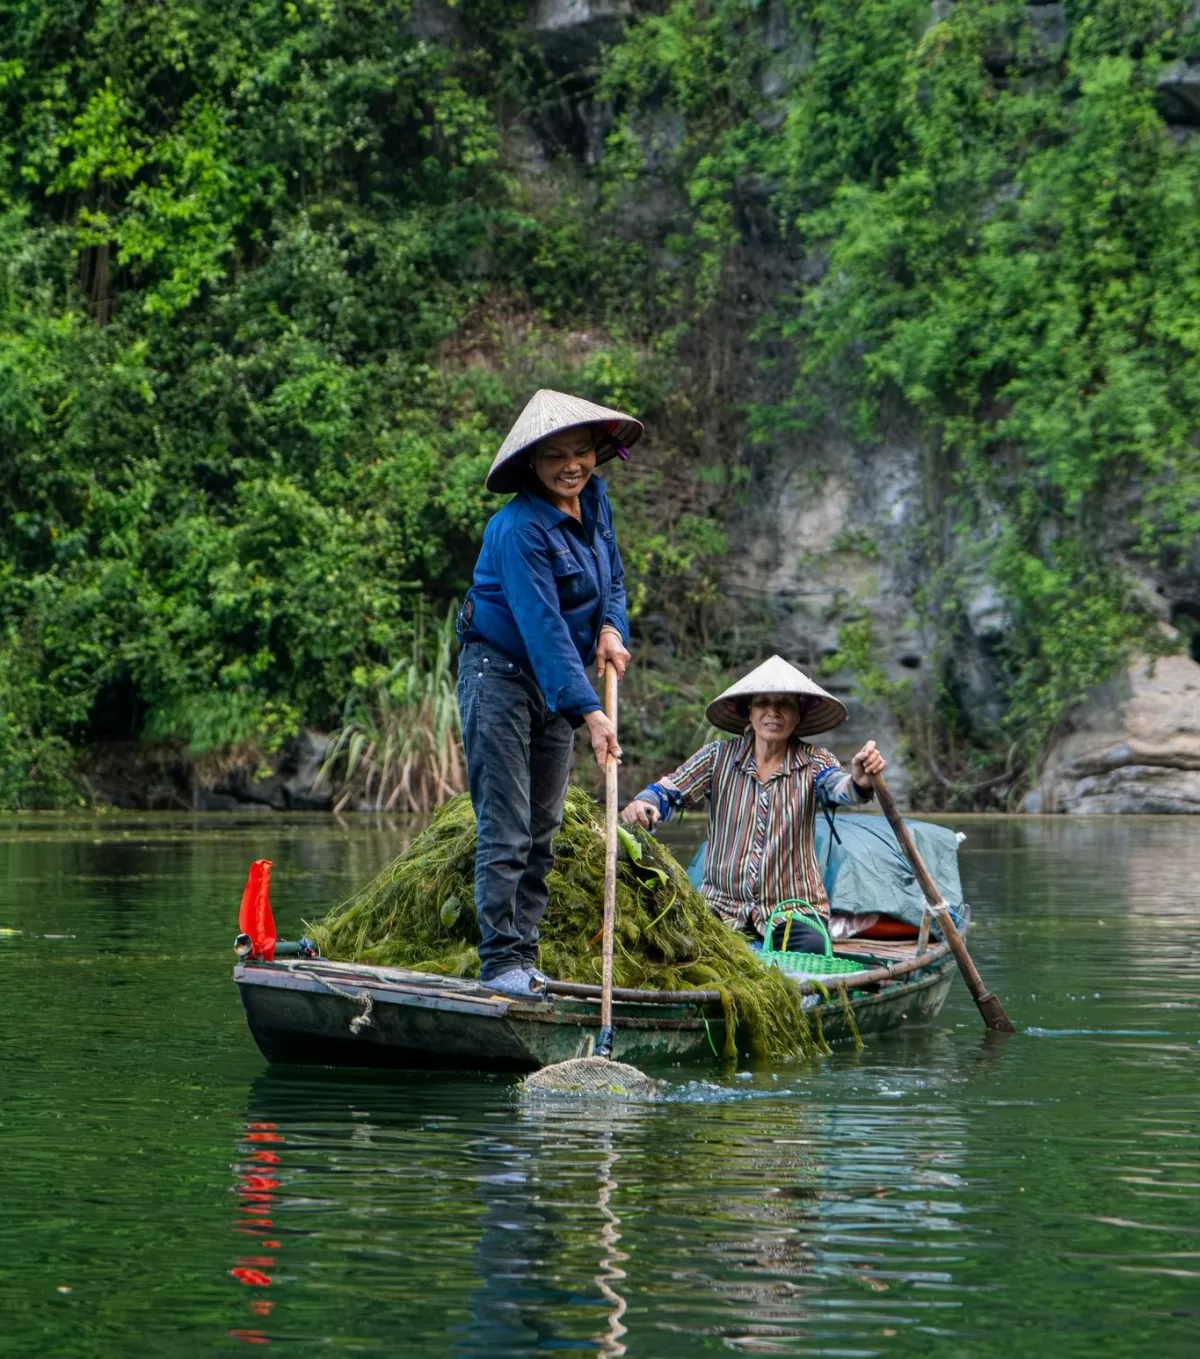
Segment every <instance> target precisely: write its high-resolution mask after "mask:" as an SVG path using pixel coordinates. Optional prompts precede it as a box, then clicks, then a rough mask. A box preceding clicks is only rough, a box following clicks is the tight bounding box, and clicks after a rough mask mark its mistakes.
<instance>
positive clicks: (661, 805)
mask: <svg viewBox="0 0 1200 1359" xmlns="http://www.w3.org/2000/svg"><path fill="white" fill-rule="evenodd" d="M634 801H635V802H649V803H651V804H652V805H653V806H655V807H657V808H658V814H659V816H660V817H661V818H662V819H663V820H664V821H670V819H671V816H672V813H674V812H677V811H679V810H680V809H681V808H682V807H683V794H682V793H681V792H680V791H679V790H678V789H677V788H664V787H663V786H662V784H661V783H652V784H650V786H649V787H647V788H643V789H642V791H641V792H640V793H639V794H638V795H637V797H635V798H634Z"/></svg>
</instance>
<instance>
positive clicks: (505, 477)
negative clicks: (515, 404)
mask: <svg viewBox="0 0 1200 1359" xmlns="http://www.w3.org/2000/svg"><path fill="white" fill-rule="evenodd" d="M580 425H599V426H601V427H602V428H603V430H604V433H605V434H606V435H607V436H608V437H607V438H606V439H605V440H604V441H603V446H602V447H599V448H597V449H596V466H597V467H599V466H600V464H601V463H605V462H609V461H610V460H611V459H613V458H615V457H616V456H617V454H618V452H619V451H620V450H621V449H622V448H628V447H629V446H630V445H631V444H636V443H637V441H638V440H639V439H640V438H641V437H642V422H641V421H640V420H635V419H634V418H633V416H632V415H626V414H625V412H624V411H614V410H610V409H609V408H608V407H607V406H597V405H596V404H595V402H593V401H585V400H584V399H583V397H581V396H568V395H567V393H566V392H555V391H551V390H550V388H548V387H543V388H542V390H541V391H540V392H534V394H533V395H532V396H531V397H530V398H529V404H528V405H527V406H526V407H525V409H524V410H523V411H522V412H521V414H520V415H519V416H517V423H516V424H515V425H514V426H513V427H512V429H510V430H509V431H508V437H507V438H506V439H505V440H504V442H503V443H502V444H501V445H500V452H499V453H497V454H496V460H495V462H493V463H492V469H491V471H490V472H489V473H488V474H487V481H486V482H485V483H484V485H486V486H487V488H488V490H489V491H500V492H505V491H517V490H520V488H521V482H522V481H523V480H524V478H525V454H526V453H528V452H529V450H530V449H531V448H532V447H533V446H534V444H537V443H541V441H542V440H543V439H548V438H549V437H550V435H551V434H561V433H562V431H563V430H565V429H577V428H578V427H579V426H580Z"/></svg>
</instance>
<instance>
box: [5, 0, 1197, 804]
mask: <svg viewBox="0 0 1200 1359" xmlns="http://www.w3.org/2000/svg"><path fill="white" fill-rule="evenodd" d="M525 8H526V7H525V6H524V5H523V4H517V3H516V0H464V2H463V3H461V4H460V5H459V6H457V7H455V8H454V9H452V10H447V11H446V12H445V13H446V14H448V15H450V16H451V19H452V22H449V24H448V27H447V29H446V33H445V34H444V35H443V36H441V37H439V39H438V40H437V41H433V40H430V39H428V38H423V37H421V36H419V35H418V32H417V30H416V27H415V26H414V24H413V23H412V21H411V16H410V11H409V6H408V4H407V3H401V4H397V5H382V4H377V3H373V2H372V0H310V2H307V3H276V2H275V0H253V3H249V4H234V3H230V0H213V3H210V4H207V5H204V6H199V7H196V6H191V5H188V4H185V3H183V0H161V3H155V4H148V3H138V4H133V5H130V4H128V3H123V4H116V3H114V0H0V248H2V256H0V442H2V444H3V453H4V456H3V459H2V460H0V771H2V772H0V805H36V804H38V803H45V802H55V801H61V800H63V799H64V798H67V797H69V796H71V795H72V789H73V780H74V772H73V769H74V766H73V754H72V752H73V751H75V750H78V749H79V748H80V747H81V746H82V745H85V744H87V743H89V742H97V741H104V740H107V739H113V738H128V737H131V736H139V735H144V736H147V737H151V738H172V739H178V740H181V741H184V742H187V743H188V744H189V745H190V746H191V747H192V748H193V749H196V750H203V749H212V748H214V747H220V746H225V745H229V744H234V743H241V742H249V743H252V744H253V745H257V746H258V747H259V748H260V749H262V750H264V751H269V750H270V749H272V748H273V747H274V746H277V745H278V743H279V742H280V741H282V740H283V739H284V738H286V737H287V736H288V735H289V734H290V733H292V732H294V731H295V730H297V728H298V727H299V726H300V725H301V724H302V723H303V722H317V723H334V722H336V721H337V720H338V716H339V714H340V713H341V712H342V710H343V704H344V702H345V701H346V698H347V696H348V695H352V694H354V693H359V694H363V693H367V692H370V691H371V689H372V687H373V686H376V685H378V684H379V682H380V680H381V677H383V676H385V675H386V674H387V673H388V672H389V670H390V669H391V668H392V666H393V665H394V664H395V663H396V662H397V661H398V660H400V659H401V658H403V657H406V656H409V655H411V653H412V647H413V643H414V637H415V630H416V624H415V620H416V618H417V617H418V615H419V614H420V613H421V609H420V608H419V607H418V602H419V601H422V600H423V601H426V602H427V603H428V606H429V610H432V611H433V615H438V616H440V615H441V614H442V612H443V610H444V609H445V607H446V606H447V605H448V603H449V602H450V601H451V600H452V599H453V598H454V597H455V596H456V595H457V594H458V593H460V592H461V590H462V588H463V586H464V585H465V583H466V581H467V579H468V575H469V570H470V565H471V562H472V560H473V555H474V550H475V546H476V544H477V541H478V536H479V533H480V531H481V528H482V525H483V523H484V521H485V519H486V516H487V514H488V513H489V511H490V508H491V503H490V499H489V498H488V497H486V496H485V495H484V494H483V493H482V491H481V481H482V472H483V469H484V468H485V466H486V464H487V462H488V459H489V458H490V456H491V453H492V451H493V450H494V448H495V445H496V442H497V440H498V438H499V437H500V436H501V434H502V432H503V428H504V426H505V424H506V422H507V420H508V419H509V418H510V417H511V413H512V410H513V408H514V405H515V404H517V402H518V401H519V399H520V398H522V397H524V396H525V395H526V394H527V393H528V391H529V390H530V388H531V387H533V386H535V385H538V384H539V383H552V384H556V385H571V386H573V387H574V388H576V389H577V390H580V391H583V392H585V393H587V394H590V395H593V396H596V397H598V398H600V399H604V400H611V401H615V402H624V403H628V404H631V405H633V406H635V407H636V408H637V409H639V410H640V411H642V412H643V413H648V414H651V415H652V416H653V418H654V429H655V432H656V439H655V442H654V443H653V444H652V445H651V447H652V449H653V453H654V456H653V458H652V459H648V460H647V464H646V465H644V466H642V467H638V466H635V465H634V464H631V465H630V468H629V469H625V471H623V472H621V473H619V474H618V478H614V480H615V481H617V480H618V479H619V480H620V484H619V485H618V486H617V491H618V496H619V498H620V501H621V504H620V511H621V514H622V522H623V528H622V539H623V546H624V548H625V553H626V557H627V564H628V566H629V568H630V577H631V585H632V588H633V596H634V601H635V604H636V607H637V609H638V611H639V612H640V614H641V617H642V628H643V643H644V652H645V654H649V653H650V651H651V645H650V644H651V643H653V644H654V650H655V651H656V653H661V654H662V655H676V656H677V655H678V654H679V653H680V650H681V648H684V649H686V647H687V646H689V645H690V646H691V647H692V648H693V649H694V650H695V649H700V650H702V651H704V652H706V653H709V655H710V657H712V659H709V660H708V661H706V665H707V666H708V667H709V669H708V670H702V669H697V668H696V667H692V674H693V681H692V682H693V686H696V685H700V684H702V682H703V680H704V678H705V676H707V675H708V674H710V673H712V672H713V670H714V669H715V668H718V667H719V666H720V664H721V662H722V659H726V660H728V659H740V657H738V656H737V654H736V653H738V652H739V650H741V649H743V648H744V644H743V643H742V642H740V641H739V640H738V632H737V629H738V628H744V627H746V626H750V627H751V628H752V627H753V620H750V623H749V624H747V620H746V611H745V610H744V609H740V610H730V609H729V608H728V607H727V605H725V604H723V601H722V592H721V590H720V588H719V584H718V582H719V579H720V569H719V568H720V560H721V556H722V554H723V552H724V550H725V532H724V527H723V523H724V514H725V511H726V510H727V509H728V508H729V507H730V506H731V505H732V504H733V503H735V500H736V497H737V496H738V495H739V494H741V493H742V492H741V488H742V487H744V485H745V468H744V467H741V466H739V465H738V449H739V446H740V442H741V438H742V435H743V434H744V433H745V431H746V430H747V428H748V429H749V430H750V431H751V433H752V434H754V435H756V436H757V437H758V438H759V439H760V440H762V441H763V442H764V444H767V443H772V442H774V443H775V444H777V445H778V444H780V443H786V441H787V440H788V439H790V438H791V437H792V436H793V435H795V434H796V433H797V432H803V431H808V430H811V429H813V428H814V426H816V425H818V424H820V423H821V422H828V421H842V422H844V423H847V424H849V425H851V426H852V427H853V428H854V429H855V430H856V431H857V433H858V434H859V435H860V436H861V437H863V438H869V437H872V432H873V431H874V430H876V429H878V427H879V413H880V411H881V410H885V409H887V407H888V405H889V403H895V402H896V401H897V400H902V401H903V402H904V403H905V404H906V405H907V406H908V407H909V408H915V409H916V410H917V411H919V412H920V413H921V415H922V417H923V418H924V421H925V423H926V427H927V429H928V430H929V439H928V443H929V459H930V477H929V482H930V486H931V505H930V514H929V516H928V523H929V525H932V526H936V528H930V529H929V531H928V532H927V534H926V535H925V538H924V540H923V541H922V542H921V543H920V544H919V545H918V547H919V550H920V551H921V552H923V553H924V554H925V561H926V577H927V580H928V582H929V585H928V588H927V591H926V596H927V597H926V600H925V607H926V612H927V614H928V616H929V618H930V619H931V620H933V622H934V623H935V624H936V630H937V633H938V635H939V637H940V638H941V639H942V640H941V643H940V648H941V653H942V654H941V664H940V672H939V673H940V674H941V677H942V684H941V688H940V690H939V693H938V695H936V701H937V702H938V703H939V705H940V718H941V721H940V727H941V728H942V729H944V730H947V731H954V730H955V729H956V728H964V727H965V719H964V718H963V716H962V714H961V712H960V711H959V710H958V707H957V706H956V703H955V686H954V665H953V657H954V654H955V649H956V646H957V641H958V639H959V638H960V637H961V635H962V633H963V628H964V622H963V616H962V608H961V599H962V596H963V592H964V582H966V581H975V582H977V581H978V580H980V579H987V580H990V581H991V583H992V584H993V585H994V587H995V588H996V589H997V590H998V591H999V593H1000V595H1001V597H1002V598H1003V600H1004V601H1005V603H1006V607H1007V610H1008V613H1009V618H1010V625H1009V627H1008V628H1007V631H1006V633H1005V639H1004V642H1003V645H1002V648H1001V651H1000V654H999V655H998V656H997V658H996V659H997V663H998V664H999V665H1000V666H1001V668H1002V669H1003V672H1004V674H1005V675H1006V676H1007V683H1008V715H1007V718H1006V719H1005V721H1004V723H1003V724H1001V725H1000V726H997V727H995V728H994V729H993V728H987V729H982V728H980V729H976V730H965V729H964V730H962V731H961V732H960V736H961V738H962V740H964V741H965V742H966V744H967V746H968V747H969V748H970V749H972V750H973V751H975V752H976V754H975V755H974V756H973V757H972V758H973V759H974V761H975V763H976V764H977V765H980V766H987V763H988V761H989V760H991V759H992V758H993V754H994V752H996V751H999V750H1005V751H1009V752H1010V754H1009V756H1008V758H1009V759H1010V761H1011V759H1012V756H1011V750H1012V748H1013V747H1014V746H1015V747H1017V748H1019V751H1020V754H1019V763H1021V764H1023V765H1024V766H1028V765H1029V764H1030V763H1031V762H1032V761H1033V760H1035V759H1036V755H1037V751H1038V749H1039V748H1040V746H1041V744H1042V742H1043V741H1044V740H1045V737H1046V734H1047V732H1048V731H1049V730H1050V729H1051V728H1052V727H1053V725H1054V723H1055V722H1056V721H1057V720H1058V718H1059V716H1060V715H1061V713H1062V711H1063V710H1064V708H1065V706H1066V705H1068V704H1069V703H1070V702H1071V701H1073V700H1074V699H1075V698H1076V697H1078V695H1079V694H1080V693H1081V692H1082V691H1083V690H1084V689H1085V688H1086V687H1087V685H1088V684H1089V683H1090V682H1092V681H1093V680H1094V679H1095V678H1097V677H1099V676H1101V675H1103V674H1104V673H1106V672H1107V671H1109V670H1110V669H1111V668H1112V667H1113V666H1114V665H1116V664H1117V663H1118V662H1119V660H1120V658H1121V657H1122V656H1123V655H1124V654H1126V652H1127V650H1128V648H1130V647H1131V646H1133V645H1135V644H1138V643H1139V642H1144V641H1145V639H1146V637H1147V635H1148V633H1147V628H1148V616H1147V615H1146V614H1145V613H1144V612H1143V611H1141V610H1140V609H1139V608H1138V607H1136V599H1135V596H1134V595H1132V594H1131V590H1130V574H1129V568H1130V566H1131V565H1133V566H1136V564H1137V562H1138V561H1145V560H1153V559H1154V558H1155V557H1157V556H1158V555H1160V554H1162V553H1163V552H1167V551H1175V552H1186V551H1188V550H1189V547H1190V544H1191V542H1192V540H1193V537H1194V535H1195V533H1196V531H1197V528H1198V527H1200V519H1198V509H1197V505H1198V501H1200V496H1198V495H1197V475H1198V474H1197V463H1196V460H1197V451H1196V450H1197V445H1196V438H1195V431H1196V430H1197V428H1198V427H1200V419H1198V417H1200V368H1198V360H1197V346H1198V345H1200V329H1198V328H1197V323H1196V316H1197V314H1198V313H1197V303H1198V302H1200V249H1198V248H1197V247H1198V246H1200V226H1198V225H1197V223H1198V222H1200V214H1198V212H1197V208H1198V206H1200V204H1198V198H1200V152H1198V151H1197V148H1196V146H1195V145H1194V144H1193V143H1192V142H1184V141H1182V140H1179V139H1173V138H1172V137H1171V136H1170V135H1169V134H1168V132H1167V130H1166V128H1165V125H1164V123H1163V121H1162V119H1161V117H1160V114H1159V111H1158V108H1157V105H1156V103H1155V82H1156V80H1157V77H1158V73H1159V72H1160V70H1161V69H1162V64H1163V62H1164V61H1166V60H1168V59H1171V58H1173V57H1175V56H1178V55H1180V54H1187V53H1189V52H1191V51H1193V50H1200V49H1197V47H1196V36H1195V27H1196V26H1195V23H1194V21H1193V22H1191V26H1190V27H1189V21H1188V20H1187V18H1186V14H1185V5H1184V3H1183V0H1178V3H1176V2H1175V0H1139V3H1137V4H1124V5H1117V4H1115V3H1113V0H1080V2H1079V3H1075V4H1072V5H1069V6H1068V11H1067V19H1068V23H1067V28H1066V35H1065V38H1064V39H1063V41H1061V42H1059V41H1057V39H1056V38H1055V37H1054V35H1052V34H1051V35H1050V36H1049V37H1047V36H1044V35H1043V33H1042V30H1041V29H1035V28H1033V27H1031V21H1030V19H1029V17H1028V14H1027V12H1026V9H1025V7H1024V6H1021V5H1017V4H1013V3H1002V4H985V3H983V0H966V2H965V3H962V4H959V5H957V6H956V7H953V8H952V9H949V10H947V11H945V12H944V16H943V17H942V19H941V21H940V22H937V23H933V22H931V18H930V11H929V8H928V6H927V5H926V4H924V3H922V2H921V0H849V2H848V3H839V4H833V3H831V2H830V0H778V3H776V4H773V5H770V6H767V5H764V4H759V3H755V2H754V0H713V3H711V4H706V5H700V4H697V3H692V0H675V2H674V3H672V4H670V5H669V6H667V7H666V8H665V9H663V10H661V11H659V12H656V13H652V14H649V15H647V16H645V17H642V18H640V19H639V20H637V21H636V22H635V23H633V24H632V25H631V27H630V29H629V32H628V33H627V36H626V41H624V42H623V43H622V44H620V45H619V46H617V47H616V48H614V49H613V50H612V51H611V52H610V53H609V56H608V59H607V61H606V63H605V65H604V69H603V71H602V72H601V73H600V75H599V81H600V86H599V88H598V89H595V88H592V87H591V83H590V82H593V81H594V80H595V79H596V76H595V73H592V74H588V73H587V72H583V73H574V74H571V73H567V74H566V75H564V74H563V72H562V71H561V70H557V69H556V70H552V69H551V68H550V67H549V65H548V64H547V62H546V60H545V58H544V57H543V56H542V55H540V53H539V51H538V49H537V47H536V45H535V44H531V43H530V42H529V41H528V40H527V39H526V38H525V37H523V36H522V31H521V24H522V22H523V19H524V15H525ZM1052 39H1054V40H1053V41H1052ZM582 99H599V100H600V103H599V104H597V105H595V107H601V108H607V109H608V110H609V111H610V116H611V120H612V121H611V123H610V125H609V131H608V135H607V140H606V142H605V145H604V149H603V154H602V155H601V156H600V157H599V159H598V163H596V164H595V165H593V166H592V167H591V168H590V169H589V170H587V171H586V172H584V171H582V170H581V169H580V168H579V166H578V164H576V165H574V166H570V165H567V164H563V165H562V166H561V167H560V168H559V169H558V170H557V171H556V172H555V179H554V182H553V184H552V185H551V186H550V188H549V189H548V188H547V185H546V183H545V178H546V172H544V171H539V172H538V173H535V174H532V175H528V174H520V173H517V171H516V169H515V168H514V167H516V166H518V165H519V164H520V163H521V159H520V155H519V154H515V153H513V152H512V147H514V146H515V147H516V149H517V151H519V145H520V139H521V137H522V136H525V135H526V134H525V133H523V132H522V131H521V129H523V128H528V127H530V126H532V127H535V128H537V129H538V130H539V133H540V134H541V135H542V137H543V141H544V142H546V143H548V144H550V145H553V144H554V136H553V128H554V126H555V122H554V120H555V117H556V116H558V113H557V112H556V111H561V109H562V108H563V107H566V106H569V105H570V104H571V101H572V100H582ZM548 129H549V132H548ZM510 143H511V146H510ZM568 143H569V138H565V139H563V141H562V147H561V149H563V150H564V151H565V150H573V149H577V148H574V147H571V146H570V145H569V144H568ZM648 204H651V205H653V211H652V212H650V213H649V215H647V211H646V205H648ZM664 223H665V225H664ZM764 243H765V244H766V245H767V246H768V248H769V249H776V250H782V252H783V253H785V254H786V255H787V256H788V257H789V258H792V259H794V260H795V261H803V267H800V266H799V265H798V266H797V267H796V268H795V269H793V270H792V272H791V273H790V274H787V275H785V276H783V277H782V278H773V279H768V280H767V281H766V282H763V281H762V280H761V279H760V280H759V281H758V283H756V284H754V285H753V286H751V285H750V284H748V282H747V280H748V279H750V278H752V276H753V272H754V271H753V262H754V257H755V254H756V251H758V249H759V247H760V246H762V245H763V244H764ZM627 473H628V475H627ZM429 610H426V614H427V616H432V615H430V614H429ZM852 650H853V648H852V647H851V648H849V649H848V650H847V655H849V654H851V651H852ZM859 650H860V651H861V650H862V648H861V647H860V648H859ZM641 683H643V685H644V686H645V690H646V692H647V693H648V694H649V695H650V701H649V703H648V706H647V709H646V711H647V712H648V713H649V717H648V719H647V722H648V725H647V727H646V728H645V734H646V736H647V739H651V738H652V739H654V740H657V741H659V742H660V744H661V745H662V746H663V747H666V746H679V745H682V744H684V743H686V741H687V740H689V739H690V738H691V736H692V735H693V732H692V725H693V724H692V718H691V714H692V712H693V711H694V706H695V705H694V704H693V705H690V706H689V705H687V704H675V705H674V707H673V708H672V706H671V705H665V704H664V703H663V702H662V701H661V695H662V694H663V693H664V692H665V693H670V692H672V691H673V687H674V681H673V680H672V679H671V678H670V677H669V676H668V675H665V674H664V673H663V672H661V671H660V672H659V673H658V675H657V676H655V675H654V674H653V673H651V674H649V675H647V676H645V677H644V678H643V680H642V681H641ZM655 694H658V695H659V697H658V698H657V699H656V698H654V695H655ZM685 696H686V697H687V698H689V699H690V698H697V699H698V698H699V697H700V694H699V691H698V689H697V692H696V693H695V694H691V693H690V692H689V693H688V694H686V695H685ZM893 697H896V699H897V701H898V702H900V701H902V698H903V696H897V695H895V694H894V695H893Z"/></svg>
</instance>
